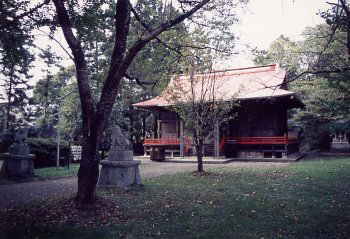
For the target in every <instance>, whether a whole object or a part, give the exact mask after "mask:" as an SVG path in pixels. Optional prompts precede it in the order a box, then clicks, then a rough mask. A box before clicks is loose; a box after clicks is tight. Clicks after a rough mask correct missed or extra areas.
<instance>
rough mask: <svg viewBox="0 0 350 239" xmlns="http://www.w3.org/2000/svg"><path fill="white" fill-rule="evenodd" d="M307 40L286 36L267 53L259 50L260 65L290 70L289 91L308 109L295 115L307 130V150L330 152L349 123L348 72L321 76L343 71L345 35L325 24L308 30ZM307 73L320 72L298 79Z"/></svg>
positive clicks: (258, 59)
mask: <svg viewBox="0 0 350 239" xmlns="http://www.w3.org/2000/svg"><path fill="white" fill-rule="evenodd" d="M303 35H304V40H302V41H299V42H292V41H291V40H289V39H288V38H285V37H283V36H281V37H279V38H278V39H276V40H275V41H274V42H273V43H272V44H271V46H270V48H269V49H268V51H260V52H258V53H259V54H258V55H257V57H256V58H255V62H256V63H257V64H270V63H272V62H278V63H280V65H281V66H282V67H283V68H284V69H285V70H287V72H288V75H287V81H289V82H290V81H291V82H290V84H289V88H290V89H291V90H292V91H295V92H297V93H299V97H301V99H302V101H303V103H304V104H305V108H304V109H301V110H297V111H294V112H293V115H292V116H293V119H294V121H296V122H297V124H298V125H300V126H302V127H303V128H304V142H305V143H303V144H302V145H303V146H304V147H303V148H304V149H305V150H307V149H315V148H319V149H322V150H327V149H329V146H330V145H329V144H330V135H331V134H332V133H334V132H335V131H334V128H335V127H334V125H336V124H337V122H338V121H339V120H342V121H347V120H348V119H349V116H350V108H349V103H350V102H349V99H350V98H349V93H350V92H349V88H350V85H349V80H348V79H349V73H347V72H338V73H321V72H328V71H330V72H331V71H333V70H336V69H341V68H342V67H344V63H345V64H346V62H347V54H344V53H345V52H346V46H345V45H344V42H345V41H346V35H345V34H344V32H342V31H334V28H332V27H330V26H329V25H326V24H321V25H317V26H315V27H309V28H306V29H305V31H304V33H303ZM304 71H311V72H312V71H314V72H320V73H317V74H305V75H302V76H301V77H298V78H297V79H296V77H297V76H298V75H299V74H301V73H303V72H304Z"/></svg>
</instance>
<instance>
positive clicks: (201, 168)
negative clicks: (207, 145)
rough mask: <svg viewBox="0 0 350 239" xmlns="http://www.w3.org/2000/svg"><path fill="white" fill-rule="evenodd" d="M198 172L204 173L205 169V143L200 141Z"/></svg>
mask: <svg viewBox="0 0 350 239" xmlns="http://www.w3.org/2000/svg"><path fill="white" fill-rule="evenodd" d="M197 171H198V172H199V173H201V172H204V169H203V141H202V140H199V143H198V145H197Z"/></svg>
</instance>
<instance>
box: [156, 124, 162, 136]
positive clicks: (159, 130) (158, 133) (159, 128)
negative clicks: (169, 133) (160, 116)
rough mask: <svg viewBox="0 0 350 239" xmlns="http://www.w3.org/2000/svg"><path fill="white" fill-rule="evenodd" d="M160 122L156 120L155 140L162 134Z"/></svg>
mask: <svg viewBox="0 0 350 239" xmlns="http://www.w3.org/2000/svg"><path fill="white" fill-rule="evenodd" d="M161 123H162V121H161V120H157V138H158V139H160V138H161V137H162V133H161V129H162V127H161Z"/></svg>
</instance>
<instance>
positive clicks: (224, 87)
mask: <svg viewBox="0 0 350 239" xmlns="http://www.w3.org/2000/svg"><path fill="white" fill-rule="evenodd" d="M285 75H286V72H285V71H284V70H283V69H281V68H279V66H278V65H276V64H274V65H268V66H261V67H250V68H239V69H230V70H224V71H216V72H211V73H205V74H195V75H193V76H192V77H190V76H189V75H178V76H174V77H173V78H172V79H171V80H170V82H169V84H168V86H167V88H166V89H165V90H164V91H163V92H162V94H161V95H160V96H157V97H155V98H153V99H150V100H146V101H142V102H139V103H136V104H134V106H136V107H144V108H148V107H157V106H159V107H164V106H169V105H173V104H175V103H176V102H178V101H181V102H187V101H189V100H190V99H193V95H195V97H194V99H195V100H199V99H200V98H201V97H200V95H203V94H202V93H203V89H207V88H210V87H212V88H213V89H215V90H214V91H213V92H214V94H215V99H217V100H232V99H254V98H270V97H280V96H287V95H294V94H295V93H294V92H291V91H287V90H284V89H281V85H282V84H283V82H284V79H285ZM190 79H193V80H192V82H194V83H193V87H191V80H190ZM192 90H193V92H194V94H193V93H192ZM206 97H209V96H206Z"/></svg>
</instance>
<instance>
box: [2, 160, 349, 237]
mask: <svg viewBox="0 0 350 239" xmlns="http://www.w3.org/2000/svg"><path fill="white" fill-rule="evenodd" d="M211 172H212V174H211V175H209V176H202V177H198V176H197V177H195V176H192V175H190V174H189V173H186V174H176V175H173V176H163V177H159V178H155V179H150V180H146V181H145V182H144V183H145V187H144V188H141V189H135V190H133V191H130V192H128V193H125V192H122V191H118V190H103V191H99V194H100V196H103V197H105V198H111V199H113V200H115V202H116V204H117V205H118V206H119V207H120V208H121V210H122V212H123V214H124V216H125V217H127V218H128V221H127V222H126V223H125V224H119V225H111V226H109V227H100V228H98V229H94V230H89V231H87V230H86V229H80V228H74V227H70V226H69V225H67V227H64V228H62V227H61V228H55V229H52V228H51V229H40V230H39V229H37V231H36V232H33V233H30V234H29V235H30V236H32V237H25V238H99V239H102V238H106V239H107V238H108V239H109V238H129V239H132V238H208V239H209V238H210V239H212V238H259V239H261V238H265V239H266V238H287V239H288V238H295V239H300V238H315V239H316V238H317V239H318V238H350V204H349V200H350V191H349V189H350V158H343V159H327V160H313V161H303V162H298V163H295V164H291V165H290V166H288V167H286V168H278V169H277V168H276V169H233V168H223V169H215V170H211ZM27 235H28V234H27ZM0 236H1V234H0ZM21 236H23V233H22V234H21V233H20V234H19V235H16V238H21ZM35 236H36V237H35ZM5 238H6V237H5ZM8 238H10V237H8ZM11 238H12V237H11ZM22 238H24V237H22Z"/></svg>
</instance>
